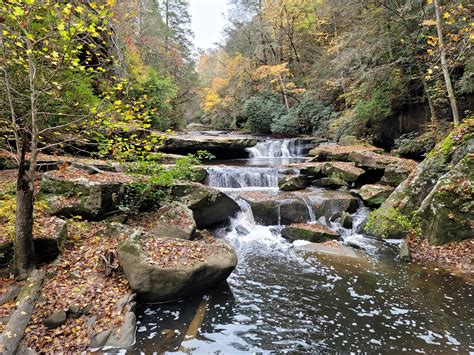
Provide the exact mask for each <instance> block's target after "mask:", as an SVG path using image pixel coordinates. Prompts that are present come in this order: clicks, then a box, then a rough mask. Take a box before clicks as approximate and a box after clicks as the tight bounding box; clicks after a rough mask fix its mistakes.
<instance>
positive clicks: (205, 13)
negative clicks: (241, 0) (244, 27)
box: [190, 0, 228, 49]
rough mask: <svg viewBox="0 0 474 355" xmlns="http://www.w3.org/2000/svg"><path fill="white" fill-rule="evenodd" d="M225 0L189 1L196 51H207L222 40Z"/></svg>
mask: <svg viewBox="0 0 474 355" xmlns="http://www.w3.org/2000/svg"><path fill="white" fill-rule="evenodd" d="M227 8H228V6H227V0H190V13H191V19H192V30H193V32H194V44H195V47H196V49H198V48H202V49H208V48H210V47H213V45H214V43H216V42H219V40H220V39H221V38H222V32H223V30H224V28H225V25H226V17H225V16H226V13H227Z"/></svg>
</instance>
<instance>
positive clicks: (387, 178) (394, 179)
mask: <svg viewBox="0 0 474 355" xmlns="http://www.w3.org/2000/svg"><path fill="white" fill-rule="evenodd" d="M413 170H414V169H412V168H411V166H410V165H404V164H390V165H388V166H387V167H386V168H385V170H384V174H383V177H382V180H380V182H381V183H382V184H385V185H390V186H393V187H397V186H398V185H400V184H401V183H402V182H403V181H404V180H405V179H406V178H408V176H409V175H410V174H411V172H412V171H413Z"/></svg>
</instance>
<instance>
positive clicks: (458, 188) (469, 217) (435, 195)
mask: <svg viewBox="0 0 474 355" xmlns="http://www.w3.org/2000/svg"><path fill="white" fill-rule="evenodd" d="M417 215H418V216H419V218H420V220H421V226H422V230H423V236H424V237H425V238H426V239H428V241H429V242H430V244H433V245H442V244H445V243H448V242H454V241H461V240H464V239H470V238H474V225H473V223H474V154H468V155H466V156H465V157H464V159H463V160H461V161H460V162H459V163H458V164H457V165H456V166H455V167H454V168H453V169H452V170H451V171H450V172H449V173H447V174H446V175H444V176H442V177H441V178H440V179H439V180H438V182H437V183H436V185H435V186H434V187H433V189H432V190H431V192H430V193H429V195H428V196H427V197H426V198H425V199H424V200H423V203H422V204H421V206H420V208H419V209H418V212H417Z"/></svg>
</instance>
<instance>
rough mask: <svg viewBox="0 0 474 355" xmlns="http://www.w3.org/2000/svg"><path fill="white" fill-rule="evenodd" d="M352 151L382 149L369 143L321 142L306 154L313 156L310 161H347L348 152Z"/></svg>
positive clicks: (375, 150) (380, 150) (376, 150)
mask: <svg viewBox="0 0 474 355" xmlns="http://www.w3.org/2000/svg"><path fill="white" fill-rule="evenodd" d="M354 152H377V153H382V152H383V149H380V148H377V147H374V146H370V145H368V146H365V145H337V144H322V145H320V146H319V147H316V148H313V149H311V150H310V151H309V154H308V155H309V156H311V157H313V159H312V161H330V160H336V161H349V159H348V157H349V154H351V153H354Z"/></svg>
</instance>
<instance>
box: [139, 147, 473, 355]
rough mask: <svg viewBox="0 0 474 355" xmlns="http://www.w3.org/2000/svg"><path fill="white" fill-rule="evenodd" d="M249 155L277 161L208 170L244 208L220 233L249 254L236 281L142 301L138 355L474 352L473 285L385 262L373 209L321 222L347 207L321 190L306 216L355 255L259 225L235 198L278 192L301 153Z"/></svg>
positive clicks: (257, 151)
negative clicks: (164, 300) (344, 220)
mask: <svg viewBox="0 0 474 355" xmlns="http://www.w3.org/2000/svg"><path fill="white" fill-rule="evenodd" d="M250 153H251V155H252V159H251V160H265V159H267V160H266V161H265V164H267V166H266V167H264V168H260V167H259V168H255V167H248V166H243V167H242V166H227V167H220V166H219V167H209V168H208V172H209V176H208V184H209V185H211V186H214V187H217V188H219V189H222V190H225V191H226V192H228V193H229V195H230V196H233V197H234V198H235V199H236V201H237V202H238V203H239V205H240V207H241V212H240V213H239V214H238V215H237V216H236V217H235V218H233V219H232V220H231V221H230V224H229V225H228V226H227V227H225V228H220V229H218V230H217V231H215V233H216V235H218V236H220V237H222V238H224V239H226V240H227V241H228V242H229V243H230V244H231V245H232V246H233V247H234V249H235V250H236V253H237V255H238V259H239V263H238V266H237V268H236V270H234V272H233V274H232V275H231V277H230V278H229V279H228V285H227V286H225V287H222V288H218V289H216V290H214V291H209V292H208V293H207V294H206V295H204V296H198V297H194V298H190V299H186V300H181V301H178V302H174V303H170V304H165V305H152V306H148V305H142V306H141V307H142V308H141V310H139V314H140V315H139V320H138V326H139V328H138V333H137V343H136V346H135V348H134V351H133V352H134V353H142V352H158V353H169V352H175V351H176V352H181V353H225V354H235V353H270V352H277V353H326V352H329V353H337V352H354V353H357V352H376V353H384V352H393V353H398V352H401V351H405V352H408V353H415V352H417V353H430V352H439V353H458V352H462V353H469V352H473V351H474V345H473V344H474V341H473V338H472V334H474V329H473V327H472V307H471V302H469V300H470V299H471V300H472V297H473V294H474V288H473V287H472V286H469V285H468V284H466V283H465V282H459V281H458V280H457V279H456V278H453V277H450V276H445V275H442V274H440V273H438V272H437V271H433V270H432V269H430V270H424V269H421V268H416V267H414V266H411V265H408V264H400V263H397V262H396V261H394V258H393V256H390V257H389V258H382V255H381V254H380V253H379V249H380V246H381V244H382V243H381V242H376V241H372V240H369V239H367V238H366V237H364V235H363V234H362V230H363V228H362V227H363V222H364V221H365V219H366V216H367V214H368V210H367V209H366V208H363V207H362V208H359V210H358V211H357V212H356V213H355V214H353V215H352V219H353V228H351V229H345V228H343V227H342V226H341V223H340V220H339V219H335V220H333V221H328V220H327V218H321V216H320V214H321V208H320V206H321V205H322V204H327V205H326V206H327V208H326V211H328V213H329V214H332V213H333V212H334V213H337V212H338V211H339V210H340V207H338V203H337V202H336V201H333V200H331V199H330V198H329V201H328V197H327V196H323V195H324V191H323V190H316V189H315V190H310V191H309V193H303V194H295V195H294V199H296V200H298V201H303V203H304V204H303V206H302V204H301V202H300V203H299V206H300V207H299V208H300V210H302V211H303V212H304V213H306V211H305V206H306V208H307V215H308V216H309V219H308V222H311V223H323V224H327V225H328V226H329V227H331V228H332V229H333V230H335V231H337V232H338V233H339V234H340V235H341V236H342V238H343V240H344V243H345V244H348V245H351V246H355V247H360V249H363V250H364V253H359V254H358V255H359V256H358V257H357V258H354V259H350V260H349V259H347V258H344V257H342V258H339V257H337V256H327V255H326V256H324V255H320V254H318V255H314V254H310V253H311V252H310V251H309V252H302V251H300V248H299V245H296V246H295V244H291V243H289V242H288V241H286V240H285V239H283V238H282V237H281V228H282V227H283V226H280V224H281V223H280V222H278V223H277V221H276V220H275V223H276V224H277V225H275V226H262V225H259V224H258V223H256V221H255V218H254V213H253V212H252V208H251V206H250V205H249V203H247V202H246V201H245V200H244V199H241V198H238V197H237V196H238V195H239V194H240V193H241V192H242V190H244V191H245V190H246V189H250V190H252V189H258V190H261V189H263V190H265V189H266V190H267V191H266V192H270V191H271V193H272V194H275V193H277V192H278V188H277V186H278V176H279V172H283V171H282V170H281V169H279V168H278V167H281V161H282V159H281V158H282V157H292V156H298V155H300V154H302V153H300V152H299V151H298V148H297V143H296V141H294V142H293V143H292V141H291V140H285V141H281V140H280V141H269V142H263V143H260V144H259V145H258V146H257V147H254V148H251V149H250ZM263 158H265V159H263ZM234 164H240V165H241V164H242V163H241V162H240V161H239V162H237V161H236V162H234ZM245 193H247V192H245ZM250 195H260V194H255V193H253V192H251V193H250ZM290 195H291V194H290ZM265 196H267V195H265ZM331 196H332V195H331ZM271 197H272V198H274V197H275V196H273V195H272V196H271ZM276 197H278V196H276ZM287 201H288V200H287V199H286V195H285V196H284V198H283V199H281V204H278V206H277V208H278V216H279V218H278V221H281V218H280V217H281V213H282V211H283V209H284V208H285V210H286V212H288V209H287V207H288V205H287ZM301 206H302V208H301ZM290 212H297V211H296V210H295V211H293V210H291V211H290ZM255 216H256V214H255ZM326 217H327V216H326ZM296 244H301V243H296ZM306 253H309V254H306ZM435 270H436V269H435ZM427 295H429V297H427ZM433 300H437V301H436V302H434V301H433ZM466 300H467V301H466ZM187 334H198V335H197V336H191V337H188V336H187Z"/></svg>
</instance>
